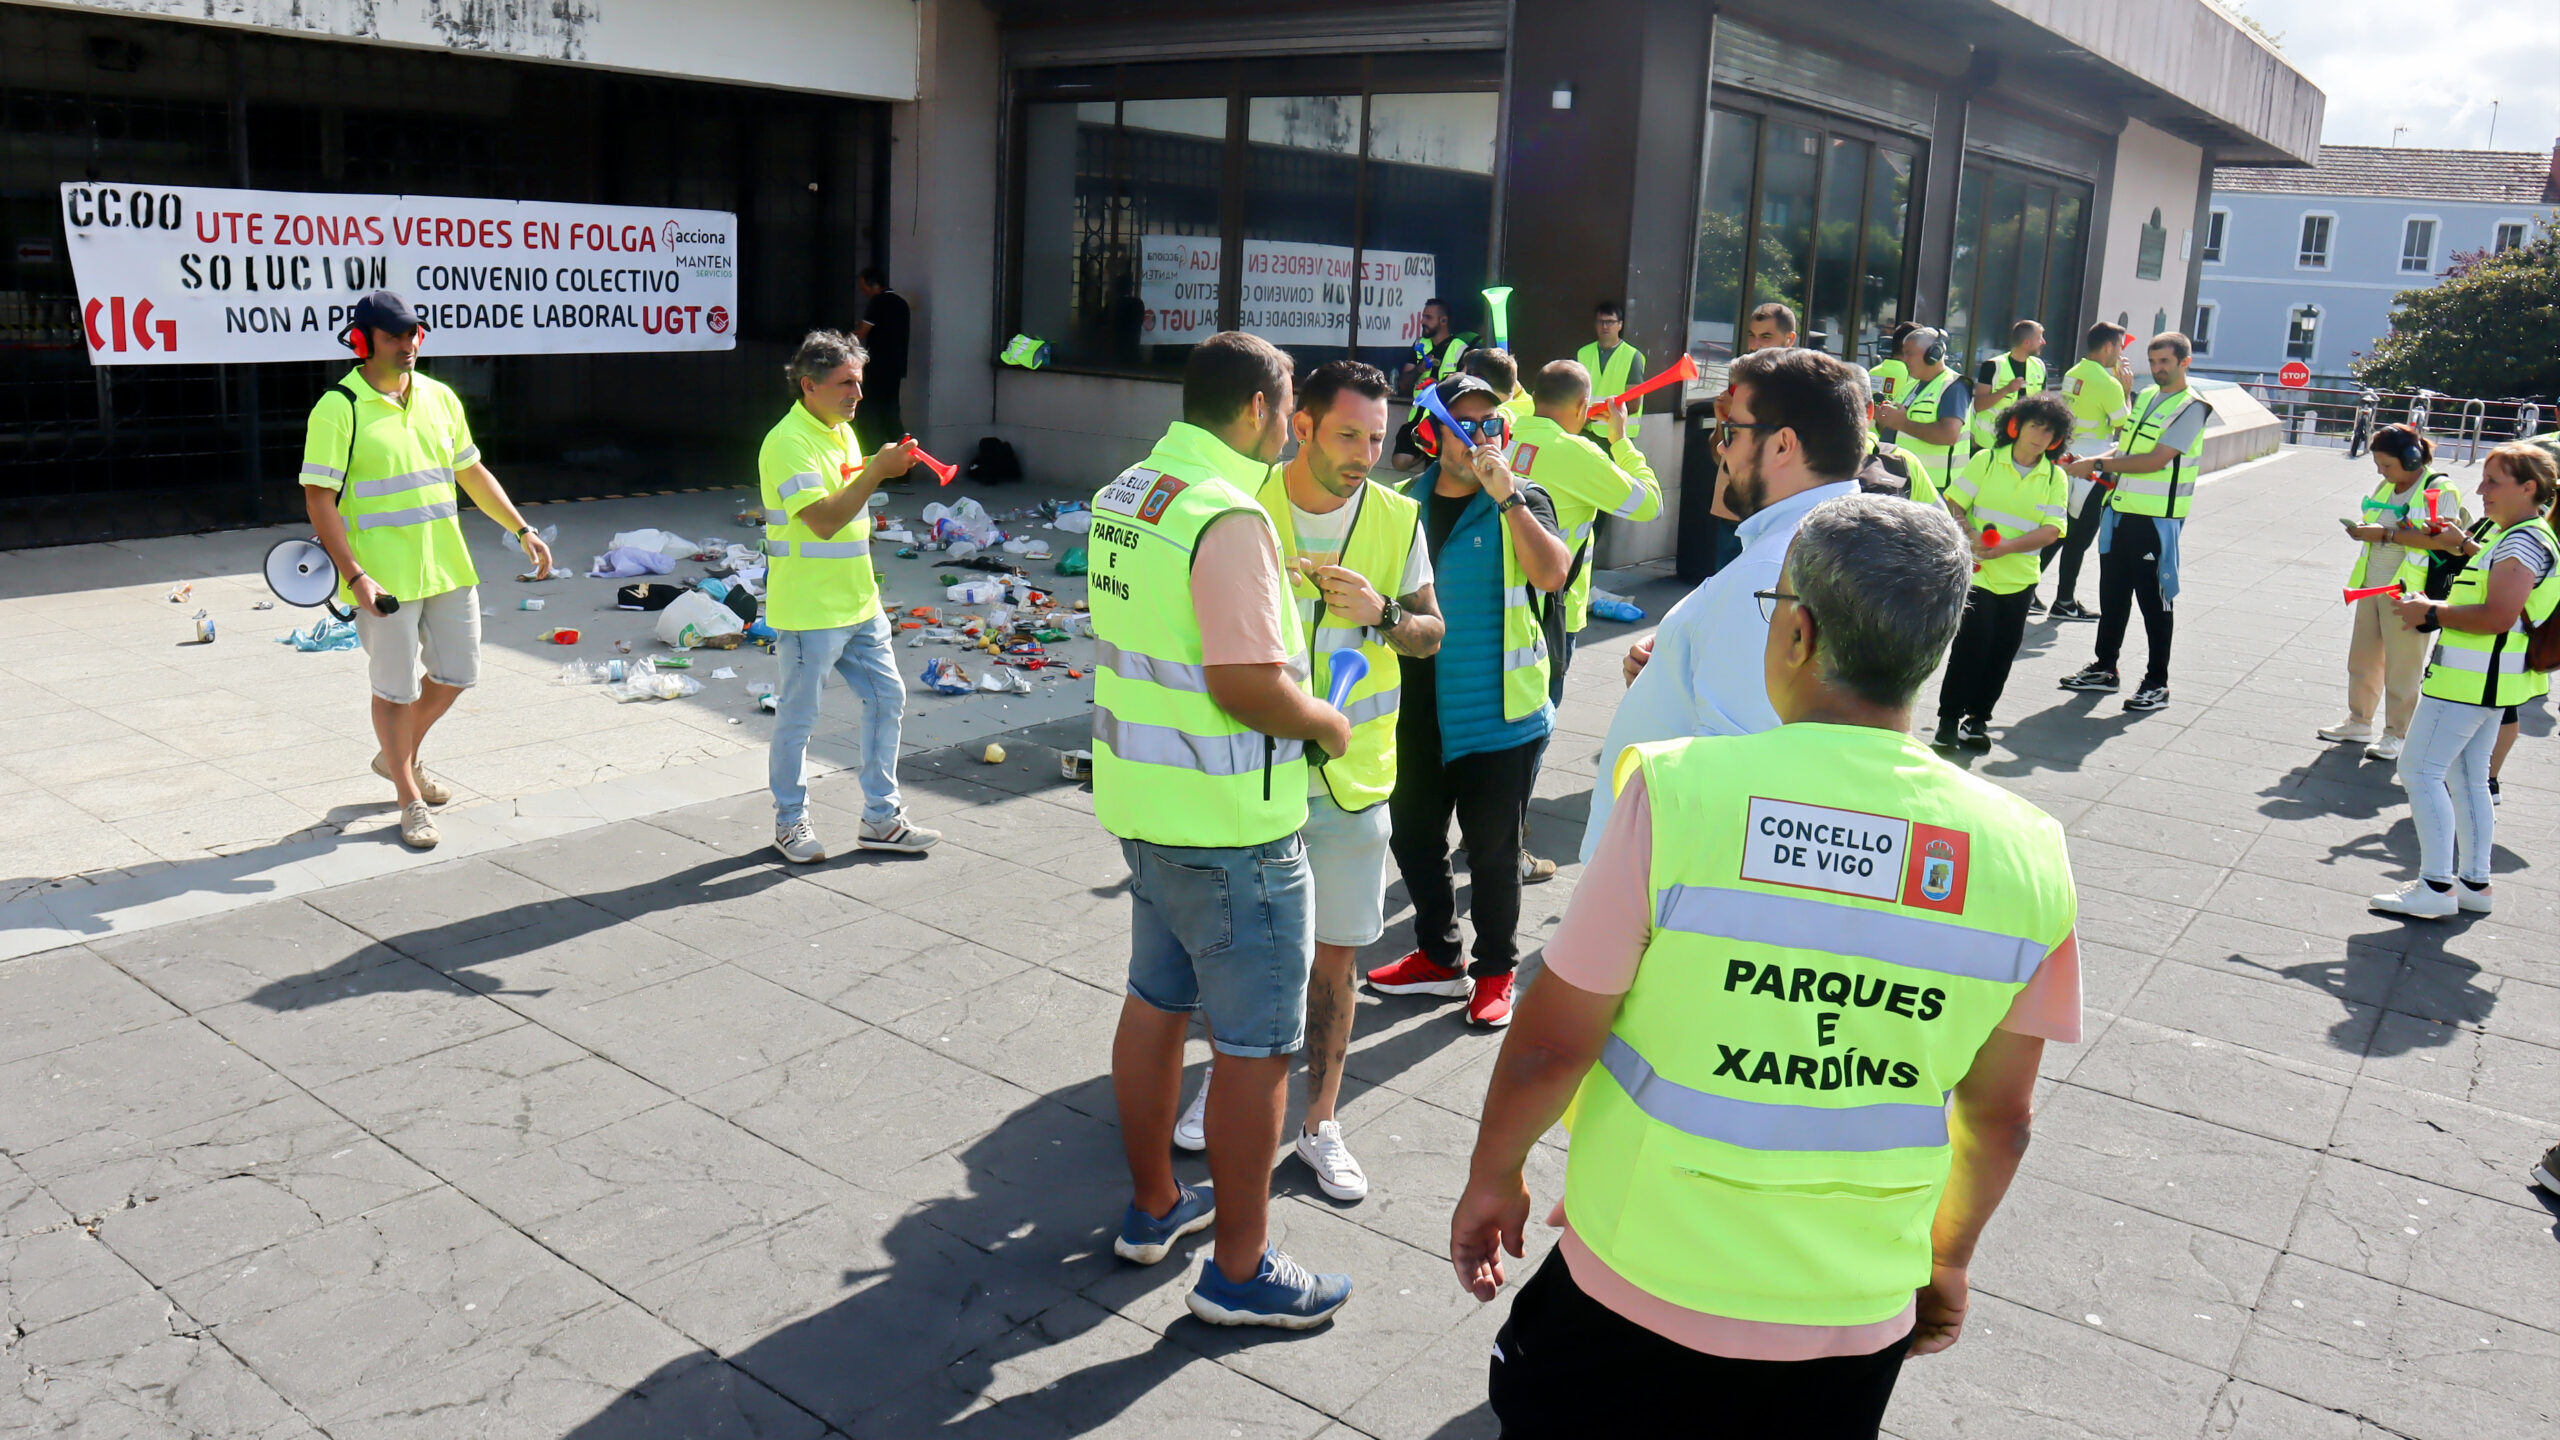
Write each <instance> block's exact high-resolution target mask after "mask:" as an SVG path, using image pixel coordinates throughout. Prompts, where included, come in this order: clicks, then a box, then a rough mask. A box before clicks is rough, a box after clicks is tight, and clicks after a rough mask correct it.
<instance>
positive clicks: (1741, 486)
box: [1724, 430, 1769, 520]
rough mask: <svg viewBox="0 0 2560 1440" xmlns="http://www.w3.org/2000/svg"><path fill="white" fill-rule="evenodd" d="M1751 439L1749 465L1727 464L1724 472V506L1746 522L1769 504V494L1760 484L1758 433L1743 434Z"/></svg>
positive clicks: (1752, 431)
mask: <svg viewBox="0 0 2560 1440" xmlns="http://www.w3.org/2000/svg"><path fill="white" fill-rule="evenodd" d="M1744 433H1746V434H1747V435H1749V436H1750V437H1751V463H1750V464H1748V465H1743V466H1737V465H1732V464H1727V465H1726V466H1725V472H1724V504H1725V508H1726V509H1728V510H1731V511H1732V512H1733V513H1734V514H1736V515H1738V516H1741V517H1742V518H1743V519H1745V520H1748V519H1750V518H1751V517H1752V516H1754V515H1757V514H1759V513H1760V511H1761V510H1762V508H1764V507H1765V506H1767V505H1768V503H1769V492H1768V490H1767V488H1766V487H1764V486H1763V485H1762V484H1761V483H1760V432H1759V431H1757V430H1751V431H1746V432H1744Z"/></svg>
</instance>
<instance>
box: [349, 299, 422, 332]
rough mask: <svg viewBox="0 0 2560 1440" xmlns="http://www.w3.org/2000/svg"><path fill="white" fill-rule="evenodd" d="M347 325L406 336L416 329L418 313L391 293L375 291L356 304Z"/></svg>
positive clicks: (358, 328)
mask: <svg viewBox="0 0 2560 1440" xmlns="http://www.w3.org/2000/svg"><path fill="white" fill-rule="evenodd" d="M347 324H348V326H349V327H350V328H353V329H357V330H379V331H381V332H382V333H384V334H385V335H406V334H408V333H409V332H410V331H412V330H415V329H417V328H418V312H417V311H415V310H412V309H410V308H409V302H408V301H406V300H403V299H401V298H400V297H399V296H398V295H395V294H393V293H392V292H391V291H388V290H376V291H374V292H373V293H372V294H370V295H367V296H366V297H364V298H363V299H361V300H359V301H357V302H356V313H355V314H353V315H351V316H349V317H348V318H347Z"/></svg>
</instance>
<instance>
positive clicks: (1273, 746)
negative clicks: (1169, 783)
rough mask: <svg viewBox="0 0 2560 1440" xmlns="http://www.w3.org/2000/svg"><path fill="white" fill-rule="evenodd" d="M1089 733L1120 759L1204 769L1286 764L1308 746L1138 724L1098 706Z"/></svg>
mask: <svg viewBox="0 0 2560 1440" xmlns="http://www.w3.org/2000/svg"><path fill="white" fill-rule="evenodd" d="M1093 738H1094V739H1096V740H1099V741H1101V742H1102V743H1103V744H1105V745H1108V746H1110V747H1111V749H1112V752H1113V753H1114V754H1116V755H1118V756H1119V757H1120V758H1121V759H1123V760H1137V761H1141V762H1143V763H1145V764H1149V765H1169V766H1172V767H1173V768H1174V769H1177V770H1197V771H1199V772H1200V773H1201V774H1203V775H1248V774H1259V773H1260V772H1261V770H1262V766H1263V762H1264V761H1266V760H1269V761H1272V762H1274V763H1281V764H1285V763H1287V762H1288V761H1291V760H1295V759H1298V758H1299V757H1300V755H1301V754H1302V753H1303V752H1304V750H1305V749H1306V746H1305V743H1304V742H1303V741H1298V740H1273V739H1272V738H1271V737H1270V736H1268V735H1263V734H1260V733H1258V732H1256V731H1252V730H1246V731H1242V732H1239V733H1237V734H1233V735H1194V734H1192V733H1191V732H1190V731H1187V730H1177V729H1175V728H1173V727H1172V726H1170V725H1139V724H1135V723H1133V722H1130V721H1127V720H1123V719H1121V718H1120V717H1119V716H1117V715H1114V714H1112V713H1111V712H1110V711H1108V710H1105V709H1102V708H1100V707H1099V706H1097V707H1095V709H1094V712H1093ZM1266 746H1268V747H1269V748H1268V749H1267V750H1266V748H1265V747H1266ZM1257 843H1259V842H1257Z"/></svg>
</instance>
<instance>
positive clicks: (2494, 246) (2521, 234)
mask: <svg viewBox="0 0 2560 1440" xmlns="http://www.w3.org/2000/svg"><path fill="white" fill-rule="evenodd" d="M2509 226H2513V227H2515V232H2516V243H2514V244H2513V245H2504V246H2502V245H2500V244H2499V243H2498V240H2499V237H2500V236H2501V234H2503V233H2504V232H2505V230H2506V229H2507V227H2509ZM2531 243H2533V222H2532V221H2531V220H2526V219H2520V218H2512V219H2501V220H2496V221H2492V222H2491V223H2490V225H2489V253H2490V254H2492V255H2504V254H2505V253H2507V252H2508V251H2509V250H2521V249H2523V248H2524V247H2525V246H2527V245H2529V244H2531Z"/></svg>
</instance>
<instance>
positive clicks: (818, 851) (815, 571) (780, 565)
mask: <svg viewBox="0 0 2560 1440" xmlns="http://www.w3.org/2000/svg"><path fill="white" fill-rule="evenodd" d="M869 358H870V357H869V356H868V355H866V354H865V353H864V352H863V349H862V343H861V342H860V341H858V340H855V339H854V338H853V337H852V336H849V335H844V334H840V333H838V332H836V331H833V330H812V331H810V332H809V334H808V335H807V336H806V337H805V338H803V339H802V340H801V342H800V349H799V351H798V353H796V354H794V355H793V356H792V357H791V363H790V364H789V365H788V366H786V367H785V368H784V372H783V373H784V376H785V378H786V379H787V380H788V381H789V382H790V385H791V388H792V392H793V394H794V395H795V396H796V397H797V400H796V402H795V403H794V404H793V405H792V407H791V413H789V414H787V415H785V416H783V417H782V419H781V421H780V423H778V424H776V425H775V426H774V427H773V429H772V431H771V432H769V433H768V434H766V436H765V437H764V448H763V450H762V451H761V452H759V453H758V455H757V456H756V470H757V473H758V474H759V475H760V476H761V477H762V481H763V486H764V553H765V555H766V557H767V559H766V562H765V563H766V569H765V596H764V607H765V621H766V623H767V624H770V625H771V626H773V628H774V630H775V631H776V632H778V633H779V635H780V637H781V638H780V639H779V640H777V641H776V642H775V643H774V647H773V655H774V658H775V659H776V660H778V661H780V662H781V666H782V677H781V689H780V692H779V694H777V695H776V697H775V700H774V713H773V749H772V754H771V758H770V761H769V764H768V769H767V779H768V780H769V781H770V783H771V784H772V787H773V844H774V848H775V849H777V850H780V851H781V852H782V858H783V859H785V860H789V861H791V862H792V863H794V864H799V865H814V864H816V863H817V862H818V861H821V860H824V859H826V858H827V848H826V846H825V845H824V844H823V843H821V842H820V841H819V839H818V832H817V829H816V827H815V826H812V825H811V824H810V823H809V785H808V780H807V777H806V776H805V775H804V774H803V773H802V766H803V762H805V761H806V760H807V758H808V754H809V732H810V731H811V730H813V729H815V728H817V724H818V700H819V695H820V692H821V689H822V687H824V685H825V684H826V679H827V672H828V671H830V670H833V671H834V672H836V673H837V674H839V675H842V676H843V677H844V683H845V684H846V685H847V686H848V687H850V688H851V689H852V691H853V693H854V695H855V696H856V697H857V698H858V699H860V700H861V702H862V829H861V832H860V833H859V834H858V835H856V836H855V837H854V844H855V845H856V846H858V847H860V848H862V849H864V850H893V851H897V852H900V853H902V854H909V855H917V854H922V853H923V852H924V851H926V850H928V849H931V848H932V846H933V843H934V842H935V841H937V840H939V839H941V838H942V836H941V835H939V834H938V833H936V832H934V831H931V830H926V829H923V828H921V827H919V826H915V825H910V824H908V823H907V814H906V807H905V805H904V804H903V803H902V802H901V801H900V799H899V796H898V769H897V767H898V729H899V721H900V720H901V719H903V718H904V717H905V714H906V706H907V687H906V685H905V683H904V682H903V681H902V680H900V679H899V677H898V666H897V662H896V659H895V657H894V656H893V655H892V654H891V652H890V649H889V640H890V636H891V635H892V634H893V633H894V632H893V631H892V630H891V629H890V624H889V617H888V615H887V614H885V613H883V611H882V610H881V607H880V580H879V577H878V576H876V575H874V574H872V572H871V512H870V510H869V509H868V508H867V506H868V505H869V503H870V500H871V495H872V492H874V491H876V490H878V489H879V488H880V484H881V482H882V481H884V480H891V479H895V478H896V477H898V476H900V475H904V474H906V473H907V467H908V466H909V465H911V464H913V463H914V462H915V454H916V446H915V442H914V441H913V440H899V441H894V442H892V443H890V444H887V445H883V446H881V447H880V449H879V452H878V453H877V454H874V455H872V456H870V457H869V458H867V459H866V458H864V456H863V454H862V451H861V448H860V447H859V446H858V445H857V444H856V443H855V441H854V438H853V414H854V410H855V408H856V407H857V406H859V405H860V404H861V403H862V367H863V364H864V362H865V361H867V360H868V359H869Z"/></svg>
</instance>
